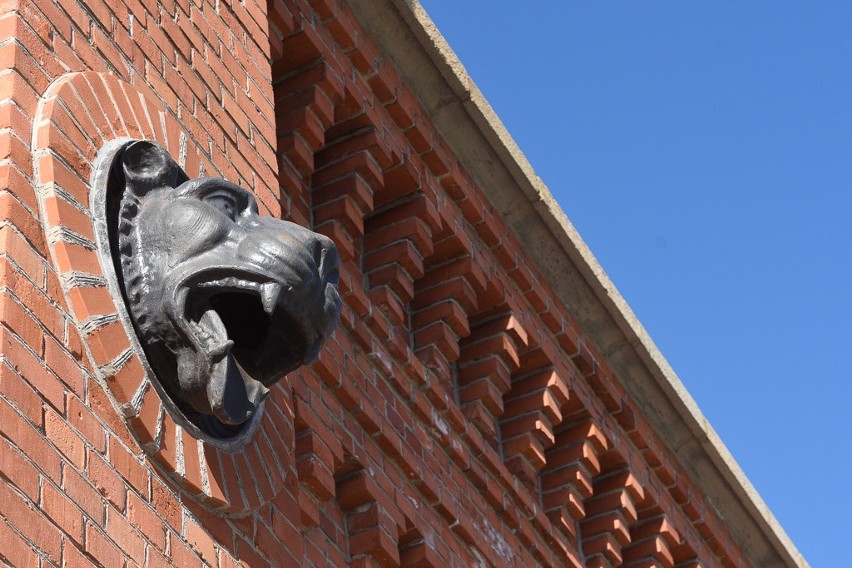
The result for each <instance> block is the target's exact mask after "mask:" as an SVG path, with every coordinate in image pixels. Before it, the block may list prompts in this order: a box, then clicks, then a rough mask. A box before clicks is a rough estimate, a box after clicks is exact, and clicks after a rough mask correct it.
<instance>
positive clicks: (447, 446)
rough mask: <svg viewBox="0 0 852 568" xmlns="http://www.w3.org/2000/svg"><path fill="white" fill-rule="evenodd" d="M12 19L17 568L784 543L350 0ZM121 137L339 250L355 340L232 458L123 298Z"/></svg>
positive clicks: (9, 159) (10, 546)
mask: <svg viewBox="0 0 852 568" xmlns="http://www.w3.org/2000/svg"><path fill="white" fill-rule="evenodd" d="M396 6H397V8H396V9H398V10H399V11H402V12H405V11H406V10H409V9H411V10H415V11H416V10H417V9H418V7H417V6H416V5H415V6H413V7H407V6H408V5H407V4H405V3H403V2H399V3H397V4H396ZM0 34H2V38H0V48H2V53H3V54H4V57H3V59H2V62H0V66H2V71H0V90H2V95H0V111H2V112H0V128H2V130H0V152H2V156H0V160H2V161H0V180H2V181H0V188H2V191H0V202H2V212H0V219H2V224H0V270H2V273H0V283H2V288H0V336H2V338H0V355H1V356H2V358H0V434H2V436H0V464H2V466H0V474H2V479H0V491H2V494H0V516H2V518H3V520H4V521H5V522H3V523H0V557H2V559H4V560H6V561H7V562H9V563H11V564H12V565H15V566H77V565H90V564H101V565H104V566H149V565H150V566H158V565H177V566H201V565H209V566H221V567H227V566H235V565H240V564H243V565H246V566H267V565H269V566H346V565H351V566H363V567H368V566H416V567H427V566H432V567H439V566H459V567H461V566H481V565H482V566H537V565H544V566H601V567H603V566H637V567H638V566H647V567H650V566H657V567H666V568H672V567H676V566H677V567H681V568H686V567H693V566H705V567H711V566H749V565H759V563H760V562H761V561H762V560H761V558H765V557H760V556H757V554H758V553H757V552H755V551H754V550H751V547H750V546H747V545H748V540H747V539H744V537H743V536H742V535H741V534H739V531H740V527H739V526H734V525H733V524H732V523H731V522H730V521H726V520H725V518H724V515H721V514H720V513H719V512H718V511H719V505H718V503H714V502H713V498H712V496H708V495H707V491H706V490H705V488H704V487H702V486H700V485H699V483H700V480H696V479H695V476H694V475H693V474H692V473H691V472H690V471H689V470H688V468H685V466H684V464H683V462H682V459H680V458H679V457H678V456H676V455H675V453H674V452H673V450H672V449H671V446H672V440H671V439H669V435H670V434H671V437H672V438H675V437H677V436H676V435H675V433H667V432H660V430H659V428H657V427H655V426H654V425H653V424H652V422H651V419H650V418H649V417H648V414H649V409H647V408H646V407H644V406H643V405H642V404H640V403H639V402H637V400H635V398H634V397H633V396H632V394H631V393H630V392H629V391H628V390H626V389H625V386H624V382H625V381H626V380H628V379H629V377H625V376H620V375H619V373H618V372H617V370H615V369H614V368H613V367H612V365H611V364H610V361H609V360H608V358H607V357H604V356H602V355H601V352H600V351H599V350H598V348H597V347H596V344H595V340H594V339H593V338H592V337H591V336H590V335H589V332H588V331H587V330H586V329H585V328H584V324H583V322H582V321H581V320H580V318H578V316H577V311H578V309H581V307H578V306H568V305H566V302H565V301H564V298H562V297H561V296H560V295H559V294H558V293H557V292H555V291H554V289H553V287H552V286H553V284H552V279H551V277H549V276H546V275H543V274H542V272H541V270H540V268H539V266H538V265H537V262H536V261H535V260H534V259H533V258H531V256H530V253H529V250H528V244H527V243H525V242H523V241H522V240H521V239H520V238H519V237H518V236H517V235H516V233H515V231H514V230H513V228H512V227H510V226H509V225H508V224H507V222H506V221H505V220H504V219H503V217H502V215H501V214H500V213H499V212H497V211H496V209H495V207H494V205H493V204H492V201H491V199H492V198H491V196H490V192H491V191H492V189H491V188H489V187H485V186H483V184H482V183H481V182H480V181H479V180H477V179H476V177H475V176H474V175H472V174H471V172H470V171H468V168H466V166H465V165H464V164H463V160H462V159H461V158H460V157H459V156H458V152H457V150H455V149H454V148H453V147H452V146H451V145H450V144H448V143H447V141H446V140H445V139H446V136H447V134H446V132H445V131H443V130H442V129H441V128H439V127H438V126H436V122H435V121H434V120H433V117H432V115H431V113H430V112H428V111H427V110H425V109H424V107H423V106H422V103H421V102H419V101H420V95H419V94H418V93H415V92H413V91H412V89H411V88H410V87H409V85H408V84H407V81H406V80H404V79H403V78H402V72H401V70H400V69H398V68H397V67H395V66H394V63H393V58H392V57H388V56H386V55H384V54H383V51H382V48H380V46H379V45H378V44H377V43H376V42H375V41H374V40H373V39H372V37H371V33H370V32H369V31H367V28H366V26H365V25H364V24H363V23H362V21H361V19H359V17H356V14H355V13H353V6H350V4H348V3H346V2H342V1H340V0H310V1H309V0H303V1H298V0H270V1H269V3H268V5H267V3H266V2H265V0H244V1H241V2H236V1H234V2H225V1H217V2H210V1H209V0H177V1H168V2H160V3H154V2H146V1H144V0H143V1H138V0H122V1H121V2H110V3H107V2H102V1H101V0H86V1H85V2H79V3H78V2H76V1H75V0H60V1H58V2H54V1H52V0H45V1H41V0H10V1H7V2H3V3H2V4H0ZM123 137H130V138H146V139H152V140H156V141H159V142H160V143H161V144H163V145H164V146H165V147H166V148H167V149H169V151H170V152H171V153H172V155H173V156H174V157H175V159H177V160H179V161H180V163H181V165H182V166H184V167H185V169H186V170H187V172H188V173H189V175H190V176H191V177H194V176H197V175H201V174H206V175H219V176H222V177H225V178H227V179H229V180H232V181H234V182H236V183H238V184H240V185H241V186H243V187H245V188H246V189H248V190H250V191H252V192H253V193H254V194H255V196H256V197H257V199H258V202H259V204H260V207H261V209H262V211H263V213H264V214H266V215H272V216H276V217H282V218H285V219H289V220H292V221H295V222H297V223H300V224H302V225H305V226H309V227H312V228H313V229H314V230H316V231H318V232H321V233H324V234H326V235H328V236H329V237H331V238H332V239H333V240H334V241H335V242H336V243H337V246H338V248H339V250H340V253H341V260H342V263H341V293H342V295H343V297H344V302H345V306H344V309H343V314H342V322H341V325H340V328H339V329H338V330H337V331H336V333H335V334H334V335H333V337H332V338H331V340H329V342H328V343H327V345H326V347H324V349H323V351H322V353H321V356H320V357H319V359H318V360H317V361H316V362H315V363H313V364H312V365H311V366H309V367H306V368H303V369H300V370H299V371H297V372H294V373H292V374H291V375H289V376H288V378H287V379H286V380H284V381H282V382H281V383H279V385H278V386H277V387H276V388H275V389H273V393H272V395H271V396H270V398H269V399H268V401H267V403H266V407H265V410H264V413H263V416H262V422H261V425H260V427H259V428H258V430H257V431H256V433H255V434H254V436H253V438H252V440H251V442H250V443H249V444H248V445H246V446H245V447H244V448H241V449H239V450H238V451H231V450H228V449H222V448H217V447H215V446H211V445H208V444H205V443H204V442H203V441H200V440H196V439H195V438H193V437H192V436H190V435H189V434H188V433H187V432H185V431H184V430H183V429H182V428H181V427H180V425H179V424H177V423H176V422H175V421H174V420H173V419H172V418H171V415H170V414H169V412H167V411H166V409H165V407H164V405H163V404H162V402H161V400H160V399H159V395H158V394H157V392H156V391H155V390H154V389H153V388H152V387H151V384H150V378H149V377H148V376H146V373H145V371H144V365H143V364H142V362H140V360H139V356H138V353H136V352H135V351H134V350H133V349H132V346H131V342H130V340H129V338H128V335H127V331H126V330H125V328H124V326H123V324H122V322H121V321H120V320H119V318H118V316H117V311H116V306H115V304H114V302H113V300H112V298H111V296H110V294H109V291H108V290H107V287H106V282H105V279H104V274H103V270H102V269H101V266H100V264H99V262H98V258H97V255H96V254H95V252H94V248H95V245H94V231H93V222H92V214H91V211H90V197H91V183H90V181H91V175H92V171H93V166H94V164H95V163H96V161H97V158H98V153H99V151H100V150H101V148H102V147H103V146H104V145H105V144H108V143H109V142H111V141H113V140H116V139H120V138H123ZM748 538H751V537H748ZM782 540H783V539H782ZM782 548H783V547H782ZM756 549H757V547H755V550H756ZM779 554H781V557H783V554H782V553H779ZM783 562H790V563H791V564H790V565H795V564H792V561H790V560H789V559H787V558H784V560H783Z"/></svg>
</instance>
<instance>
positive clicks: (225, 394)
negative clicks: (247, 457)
mask: <svg viewBox="0 0 852 568" xmlns="http://www.w3.org/2000/svg"><path fill="white" fill-rule="evenodd" d="M288 292H289V289H286V288H285V287H283V286H282V285H281V284H279V283H277V282H257V281H255V280H248V279H242V278H235V277H228V278H224V279H220V280H209V281H205V282H200V283H197V284H195V285H193V286H192V287H183V289H182V291H181V293H180V294H179V295H178V298H179V303H182V304H183V309H182V310H181V311H180V312H179V313H181V312H182V313H183V321H182V322H181V324H182V327H183V329H184V331H185V333H186V334H187V336H188V337H189V339H190V341H191V342H192V343H193V344H195V346H196V348H197V351H198V352H199V353H200V354H202V356H203V358H204V359H205V361H204V363H205V365H206V366H207V367H208V368H209V370H210V373H209V376H210V381H209V382H208V383H207V385H205V389H206V395H207V400H208V402H209V408H210V412H212V414H213V415H214V416H215V417H216V418H218V419H219V420H220V421H221V422H223V423H225V424H229V425H238V424H242V423H243V422H245V421H246V420H248V419H249V418H250V417H251V415H252V414H253V413H254V412H255V411H256V409H257V407H258V405H259V404H260V402H261V401H262V400H263V398H264V397H265V396H266V394H267V393H268V387H269V386H271V385H272V384H273V383H274V382H275V381H277V380H278V379H280V378H281V377H282V376H283V375H285V374H286V373H288V372H290V371H292V370H293V369H295V368H296V367H298V366H300V365H301V364H303V363H304V361H305V358H306V356H307V355H308V352H309V345H308V339H307V335H308V334H307V333H306V329H305V324H304V323H303V322H302V321H300V320H299V319H297V318H296V317H295V316H294V315H293V311H295V310H292V309H291V308H290V306H289V305H288V303H287V299H288V296H289V294H288ZM178 372H179V375H181V370H180V369H179V370H178ZM184 374H185V376H180V380H181V382H182V383H184V384H187V385H188V384H189V383H191V382H194V379H195V377H196V375H195V373H194V372H193V371H192V370H187V371H185V372H184ZM201 406H203V407H206V406H207V405H206V404H204V405H201ZM196 408H197V409H198V406H197V405H196ZM199 410H200V409H199Z"/></svg>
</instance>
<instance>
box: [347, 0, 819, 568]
mask: <svg viewBox="0 0 852 568" xmlns="http://www.w3.org/2000/svg"><path fill="white" fill-rule="evenodd" d="M347 3H348V4H349V6H350V7H351V8H352V10H353V12H354V13H355V15H356V16H357V17H358V19H359V21H360V22H361V24H362V25H363V26H364V27H365V28H366V29H367V30H368V31H369V32H370V35H371V36H372V38H373V40H374V41H376V43H377V44H378V45H379V47H380V49H381V51H382V54H383V55H384V56H385V57H387V58H388V59H389V60H391V61H393V62H394V64H395V65H394V66H395V68H396V70H397V72H398V73H399V74H400V76H401V78H402V79H403V80H404V81H405V83H406V84H407V86H408V87H409V88H410V89H411V90H412V92H413V93H414V94H415V96H417V97H418V99H419V100H420V102H421V104H422V105H423V108H424V110H425V111H426V112H427V113H428V114H429V117H430V119H431V120H432V121H433V123H434V124H435V126H436V128H437V129H438V131H439V132H440V134H441V136H442V137H443V138H444V140H445V141H446V142H447V143H448V144H449V146H450V147H451V148H452V149H453V150H454V152H455V153H456V156H457V157H458V159H459V161H460V162H461V164H462V165H463V166H464V167H465V169H466V170H467V172H468V173H469V174H470V175H471V176H472V177H473V178H474V179H475V180H476V181H477V183H478V184H479V185H480V187H482V188H483V190H484V191H485V192H486V194H487V195H488V197H489V199H490V200H491V201H492V204H493V205H494V207H495V209H497V210H498V211H499V212H500V213H501V214H502V215H503V217H504V218H505V219H506V221H507V223H508V224H509V225H510V226H512V228H513V230H514V231H515V234H516V236H517V237H518V239H519V241H520V242H521V244H522V245H525V248H526V249H527V251H528V253H529V257H530V258H531V259H532V260H533V261H534V263H535V265H536V268H537V269H538V270H539V272H540V273H541V274H542V275H543V276H544V277H545V278H546V279H547V280H548V283H549V284H550V286H551V287H552V288H553V290H554V291H555V292H556V294H557V295H558V296H559V297H560V299H561V300H562V301H563V302H564V303H565V305H566V306H567V307H568V309H569V312H570V313H571V314H572V316H573V317H575V318H576V319H577V320H578V322H579V323H580V324H581V327H582V328H583V330H584V333H585V334H586V335H587V336H589V337H590V338H591V339H592V341H593V342H594V343H595V345H596V346H597V347H598V350H599V351H600V352H601V354H602V355H603V356H604V357H605V358H606V359H607V361H608V362H609V363H610V364H611V365H612V367H613V370H614V371H616V374H617V375H618V376H619V378H620V380H621V381H622V384H623V386H624V388H625V390H627V392H628V393H629V394H630V395H631V396H633V397H634V400H636V402H637V403H638V404H639V405H640V406H641V407H643V408H649V409H651V411H650V412H646V413H645V417H646V419H648V421H649V422H650V424H651V426H652V427H653V428H654V430H655V431H656V432H657V433H658V434H659V435H660V436H661V438H662V439H663V440H664V441H666V442H667V446H668V449H669V450H671V451H672V452H673V453H674V454H675V455H676V456H677V458H678V460H679V461H680V465H681V467H683V468H684V469H685V470H686V471H687V472H689V473H690V474H691V476H692V479H693V481H694V482H695V484H696V485H697V486H698V487H699V489H701V490H702V492H703V493H704V495H705V497H706V498H707V499H708V502H709V503H710V504H711V505H712V506H713V507H714V508H715V510H716V512H717V514H718V515H719V517H720V518H721V519H722V520H723V521H724V522H725V523H726V524H727V526H728V530H729V532H730V534H731V536H732V537H733V538H735V539H736V540H737V541H738V544H739V546H740V547H741V548H742V550H743V552H744V553H745V554H746V556H747V557H748V558H749V559H750V560H751V561H752V562H753V563H754V564H755V565H759V566H768V565H772V564H773V563H776V564H777V563H782V564H783V565H785V566H790V567H807V566H808V564H807V562H806V561H805V559H804V557H803V556H802V555H801V553H800V552H799V551H798V550H797V549H796V546H795V545H794V544H793V542H792V541H791V540H790V538H789V536H788V535H787V533H786V532H785V531H784V529H783V527H781V525H780V524H779V523H778V521H777V520H776V519H775V517H774V515H773V514H772V512H771V511H770V510H769V508H768V507H767V506H766V504H765V503H764V501H763V499H762V498H761V497H760V495H759V494H758V493H757V491H756V490H755V488H754V487H753V485H752V484H751V482H750V481H749V480H748V478H747V477H746V475H745V473H744V472H743V471H742V469H741V468H740V466H739V465H738V464H737V462H736V460H735V459H734V457H733V456H732V455H731V453H730V451H729V450H728V449H727V447H726V446H725V445H724V443H723V442H722V441H721V439H720V438H719V436H718V435H717V433H716V432H715V430H713V428H712V426H711V425H710V424H709V422H708V421H707V419H706V418H705V417H704V415H703V414H702V412H701V411H700V409H699V408H698V406H697V404H696V403H695V401H694V400H693V398H692V396H691V395H690V394H689V393H688V392H687V390H686V389H685V387H684V386H683V383H682V382H681V380H680V379H679V378H678V376H677V374H676V373H675V372H674V370H673V369H672V367H671V366H670V365H669V363H668V361H667V360H666V359H665V357H664V356H663V355H662V353H661V352H660V351H659V349H658V348H657V346H656V345H655V344H654V342H653V340H652V339H651V338H650V336H649V335H648V333H647V332H646V330H645V329H644V327H643V326H642V324H641V323H640V322H639V320H638V319H637V318H636V316H635V314H634V313H633V311H632V310H631V309H630V307H629V306H628V305H627V302H626V301H625V300H624V298H623V297H622V296H621V294H620V293H619V292H618V290H617V289H616V287H615V285H614V284H613V283H612V281H611V280H610V279H609V277H608V276H607V274H606V272H605V271H604V270H603V268H602V267H601V266H600V264H599V263H598V261H597V259H596V258H595V257H594V255H593V254H592V252H591V250H590V249H589V247H588V246H587V245H586V243H585V242H584V241H583V239H582V238H581V237H580V235H579V234H578V233H577V231H576V229H575V228H574V226H573V225H572V224H571V222H570V220H569V219H568V217H567V216H566V215H565V213H564V212H563V211H562V209H561V208H560V206H559V205H558V204H557V202H556V201H555V199H554V198H553V196H552V194H551V193H550V191H549V189H548V188H547V187H546V185H545V184H544V183H543V182H542V180H541V179H540V178H539V177H538V176H537V175H536V174H535V172H534V170H533V168H532V166H531V165H530V163H529V161H528V160H527V159H526V157H525V156H524V154H523V153H522V152H521V150H520V149H519V148H518V146H517V144H516V143H515V142H514V140H513V139H512V137H511V135H510V134H509V133H508V132H507V131H506V128H505V127H504V126H503V124H502V122H501V121H500V119H499V118H498V117H497V115H496V113H495V112H494V111H493V109H492V108H491V106H490V105H489V104H488V102H487V100H486V99H485V98H484V96H483V95H482V93H481V92H480V91H479V89H478V88H477V86H476V85H475V84H474V82H473V80H472V79H471V78H470V77H469V76H468V74H467V71H466V70H465V68H464V66H463V65H462V63H461V62H460V61H459V59H458V57H457V56H456V54H455V53H454V52H453V51H452V49H451V48H450V46H449V45H448V43H447V41H446V40H445V39H444V37H443V36H442V35H441V33H440V32H439V31H438V29H437V27H436V26H435V24H434V23H433V22H432V20H431V18H430V17H429V16H428V14H427V13H426V11H425V10H424V8H423V7H422V6H421V5H420V3H419V2H418V1H417V0H372V1H371V2H359V1H358V0H347ZM486 157H489V158H493V160H486V159H484V158H486ZM531 219H532V220H533V221H536V220H538V221H540V222H539V223H535V222H533V223H531V222H530V220H531ZM554 255H556V256H554ZM627 378H629V379H630V380H625V379H627Z"/></svg>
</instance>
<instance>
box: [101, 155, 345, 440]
mask: <svg viewBox="0 0 852 568" xmlns="http://www.w3.org/2000/svg"><path fill="white" fill-rule="evenodd" d="M106 153H107V155H108V157H107V160H106V161H105V162H104V163H102V165H101V169H100V171H101V174H100V176H98V177H99V178H100V184H101V185H103V186H104V187H102V188H101V192H102V194H103V198H104V200H105V201H104V205H103V208H102V209H99V208H95V218H96V227H97V228H98V232H99V233H100V235H99V237H100V238H99V240H103V237H104V236H105V237H106V239H107V240H108V244H109V251H108V258H109V259H111V262H112V264H113V266H114V268H115V282H114V284H116V285H117V287H118V288H120V289H121V294H122V297H123V300H124V304H125V306H126V308H127V312H128V313H129V317H130V320H131V321H132V325H133V328H134V330H135V332H136V336H137V338H138V340H139V345H140V346H141V347H142V349H143V351H144V354H145V358H146V359H147V363H148V365H149V366H150V369H151V370H152V371H153V373H154V375H155V376H156V379H157V380H158V381H159V386H160V387H161V388H160V389H158V390H160V391H161V395H162V394H165V395H166V397H167V398H168V399H169V400H168V401H167V402H169V401H170V403H171V405H173V406H171V408H172V410H173V411H174V410H177V414H178V415H179V416H178V418H180V419H182V420H181V422H183V423H184V424H185V425H186V422H189V423H190V429H193V428H192V426H194V427H195V428H197V429H198V430H199V431H200V433H201V434H202V435H203V436H205V437H212V438H214V439H218V440H227V439H233V438H234V437H239V436H240V434H241V433H244V432H245V431H246V430H247V427H248V425H249V424H250V423H251V422H252V418H253V417H255V416H256V414H257V413H258V410H259V409H260V408H261V403H262V401H263V399H264V398H265V397H266V395H267V394H268V392H269V388H270V387H271V386H272V385H273V384H274V383H275V382H276V381H278V380H279V379H281V378H282V377H283V376H284V375H285V374H287V373H289V372H290V371H292V370H294V369H296V368H298V367H299V366H301V365H304V364H306V363H309V362H310V361H312V360H313V359H314V358H315V357H316V356H317V354H318V352H319V350H320V348H321V347H322V345H323V343H324V342H325V340H326V338H328V336H329V334H330V333H331V332H332V331H333V330H334V328H335V326H336V325H337V323H338V321H339V318H340V309H341V300H340V295H339V293H338V289H337V282H338V255H337V249H336V248H335V246H334V244H333V243H332V242H331V240H330V239H328V238H326V237H324V236H322V235H319V234H317V233H314V232H312V231H310V230H308V229H305V228H303V227H300V226H298V225H296V224H294V223H290V222H287V221H281V220H278V219H272V218H269V217H261V216H260V215H259V214H258V210H257V203H256V202H255V199H254V197H253V196H252V195H251V194H250V193H249V192H247V191H245V190H244V189H242V188H240V187H239V186H237V185H235V184H233V183H231V182H229V181H226V180H224V179H221V178H215V177H203V178H198V179H192V180H190V179H189V178H188V177H187V175H186V173H185V172H184V171H183V170H182V169H181V167H180V166H179V165H178V164H177V163H176V162H175V161H174V160H173V159H172V157H171V156H170V155H169V154H168V152H167V151H166V150H165V149H164V148H163V147H162V146H160V145H159V144H157V143H155V142H150V141H138V140H135V141H125V142H122V143H120V144H116V145H115V147H114V148H111V149H108V150H107V151H106ZM96 189H97V188H96ZM101 244H102V245H103V243H101ZM104 256H105V255H104V252H102V258H103V257H104ZM164 398H165V397H164Z"/></svg>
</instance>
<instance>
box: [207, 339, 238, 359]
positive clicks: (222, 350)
mask: <svg viewBox="0 0 852 568" xmlns="http://www.w3.org/2000/svg"><path fill="white" fill-rule="evenodd" d="M233 346H234V342H233V340H231V339H229V340H228V341H225V342H224V343H221V344H219V345H217V346H216V347H214V348H212V349H211V350H210V360H211V361H214V362H215V361H218V360H219V359H221V358H222V357H224V356H225V355H227V354H228V353H230V352H231V347H233Z"/></svg>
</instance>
